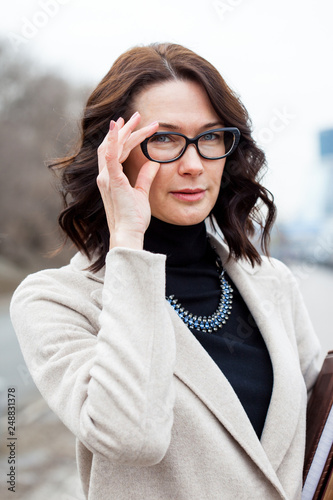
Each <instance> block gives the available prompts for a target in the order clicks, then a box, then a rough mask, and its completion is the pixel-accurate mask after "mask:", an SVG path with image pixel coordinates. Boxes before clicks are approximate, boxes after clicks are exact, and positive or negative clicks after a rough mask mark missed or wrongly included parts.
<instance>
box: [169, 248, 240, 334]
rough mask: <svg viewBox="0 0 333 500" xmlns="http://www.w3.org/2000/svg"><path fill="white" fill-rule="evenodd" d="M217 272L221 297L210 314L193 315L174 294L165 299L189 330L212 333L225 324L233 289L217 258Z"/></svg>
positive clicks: (230, 305)
mask: <svg viewBox="0 0 333 500" xmlns="http://www.w3.org/2000/svg"><path fill="white" fill-rule="evenodd" d="M216 265H217V268H218V272H219V279H220V289H221V297H220V301H219V305H218V307H217V309H216V311H215V312H214V313H213V314H212V315H210V316H197V315H193V314H192V313H190V312H189V311H187V310H185V308H184V307H183V306H182V305H181V304H180V303H179V301H178V299H176V298H175V296H174V295H169V296H168V297H166V300H167V301H168V302H169V304H170V305H171V306H172V307H173V309H174V310H175V311H176V313H177V314H178V316H179V317H180V318H181V319H182V320H183V321H184V323H185V325H186V326H188V328H190V329H191V330H193V329H195V330H198V331H201V332H205V333H206V332H207V333H214V332H217V331H218V330H219V329H220V328H222V327H223V325H225V324H226V322H227V320H228V318H229V316H230V314H231V310H232V299H233V295H232V292H233V289H232V288H231V286H230V285H229V283H228V281H227V280H226V279H225V277H224V269H223V266H222V263H221V261H220V259H219V258H217V260H216Z"/></svg>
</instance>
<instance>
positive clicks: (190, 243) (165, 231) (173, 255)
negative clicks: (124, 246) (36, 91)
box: [143, 217, 207, 267]
mask: <svg viewBox="0 0 333 500" xmlns="http://www.w3.org/2000/svg"><path fill="white" fill-rule="evenodd" d="M143 248H144V249H145V250H148V251H149V252H153V253H161V254H164V255H166V256H167V262H166V264H167V266H174V267H178V266H185V265H188V264H193V263H195V262H198V261H200V260H201V259H202V258H203V257H204V255H205V252H206V249H207V234H206V224H205V222H204V221H203V222H200V223H199V224H195V225H193V226H177V225H174V224H168V223H167V222H163V221H161V220H159V219H157V218H156V217H152V218H151V221H150V224H149V227H148V229H147V231H146V233H145V237H144V244H143Z"/></svg>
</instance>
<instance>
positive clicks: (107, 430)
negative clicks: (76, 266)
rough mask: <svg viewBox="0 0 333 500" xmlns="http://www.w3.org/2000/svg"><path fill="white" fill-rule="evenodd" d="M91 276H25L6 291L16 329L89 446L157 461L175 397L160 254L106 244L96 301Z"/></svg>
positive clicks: (59, 410) (46, 389) (47, 387)
mask: <svg viewBox="0 0 333 500" xmlns="http://www.w3.org/2000/svg"><path fill="white" fill-rule="evenodd" d="M63 269H66V268H63ZM88 282H89V284H88ZM91 282H92V280H91V279H89V278H87V277H86V276H85V275H83V273H79V272H73V271H66V272H62V270H53V271H52V272H51V271H42V272H40V273H36V274H35V275H31V276H29V277H28V278H27V279H26V280H25V281H24V282H23V283H22V284H21V285H20V286H19V288H18V289H17V290H16V292H15V294H14V296H13V299H12V303H11V317H12V322H13V326H14V329H15V331H16V334H17V336H18V339H19V343H20V346H21V349H22V352H23V355H24V357H25V360H26V363H27V366H28V368H29V370H30V372H31V374H32V377H33V379H34V381H35V383H36V385H37V387H38V389H39V390H40V392H41V394H42V396H43V397H44V398H45V400H46V401H47V403H48V404H49V406H50V408H51V409H52V410H53V411H54V412H55V413H56V414H57V415H58V416H59V417H60V419H61V420H62V421H63V422H64V424H65V425H66V426H67V427H68V428H69V429H70V430H71V431H72V432H73V433H74V434H75V435H76V437H77V438H78V439H79V440H80V441H81V442H82V443H83V444H84V445H85V446H86V447H87V448H88V449H89V450H90V451H91V452H93V453H99V454H101V455H103V456H104V457H106V458H108V459H109V460H114V461H117V462H119V463H126V464H129V465H138V466H146V465H154V464H156V463H158V462H159V461H161V460H162V458H163V456H164V455H165V453H166V451H167V449H168V446H169V443H170V438H171V428H172V424H173V405H174V399H175V393H174V387H173V367H174V361H175V339H174V332H173V328H172V323H171V321H170V319H169V315H168V312H167V307H166V301H165V257H164V256H162V255H155V254H151V253H149V252H145V251H135V250H128V249H123V248H116V249H113V250H111V251H110V252H109V254H108V255H107V258H106V274H105V281H104V286H103V292H102V299H101V302H102V306H101V308H100V306H99V307H97V306H96V304H95V303H94V300H93V298H92V296H93V294H91ZM89 287H90V288H89Z"/></svg>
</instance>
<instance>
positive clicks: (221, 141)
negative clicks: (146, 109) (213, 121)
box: [141, 127, 241, 163]
mask: <svg viewBox="0 0 333 500" xmlns="http://www.w3.org/2000/svg"><path fill="white" fill-rule="evenodd" d="M240 136H241V134H240V131H239V130H238V128H236V127H226V128H214V129H213V130H206V132H202V133H201V134H199V135H197V136H196V137H194V138H193V139H189V138H188V137H186V135H183V134H180V133H178V132H172V133H169V132H156V133H155V134H153V135H152V136H150V137H147V139H145V140H144V141H143V142H142V143H141V149H142V152H143V154H144V155H145V156H146V158H148V160H151V161H156V162H158V163H170V162H172V161H176V160H178V159H179V158H181V156H183V154H184V153H185V151H186V148H187V146H189V145H190V144H195V146H196V148H197V150H198V153H199V155H200V156H202V158H205V159H206V160H220V159H221V158H225V157H226V156H228V155H230V154H231V153H233V152H234V151H235V149H236V148H237V146H238V143H239V140H240Z"/></svg>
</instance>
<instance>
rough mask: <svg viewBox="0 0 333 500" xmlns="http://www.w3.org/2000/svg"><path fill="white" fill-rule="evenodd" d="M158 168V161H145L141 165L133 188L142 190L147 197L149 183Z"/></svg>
mask: <svg viewBox="0 0 333 500" xmlns="http://www.w3.org/2000/svg"><path fill="white" fill-rule="evenodd" d="M159 168H160V163H156V162H154V161H147V162H146V163H144V165H143V166H142V167H141V169H140V172H139V174H138V177H137V179H136V183H135V186H134V187H135V189H138V190H140V191H143V192H144V193H145V194H146V195H147V197H148V196H149V191H150V188H151V185H152V183H153V181H154V179H155V177H156V174H157V172H158V170H159Z"/></svg>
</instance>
